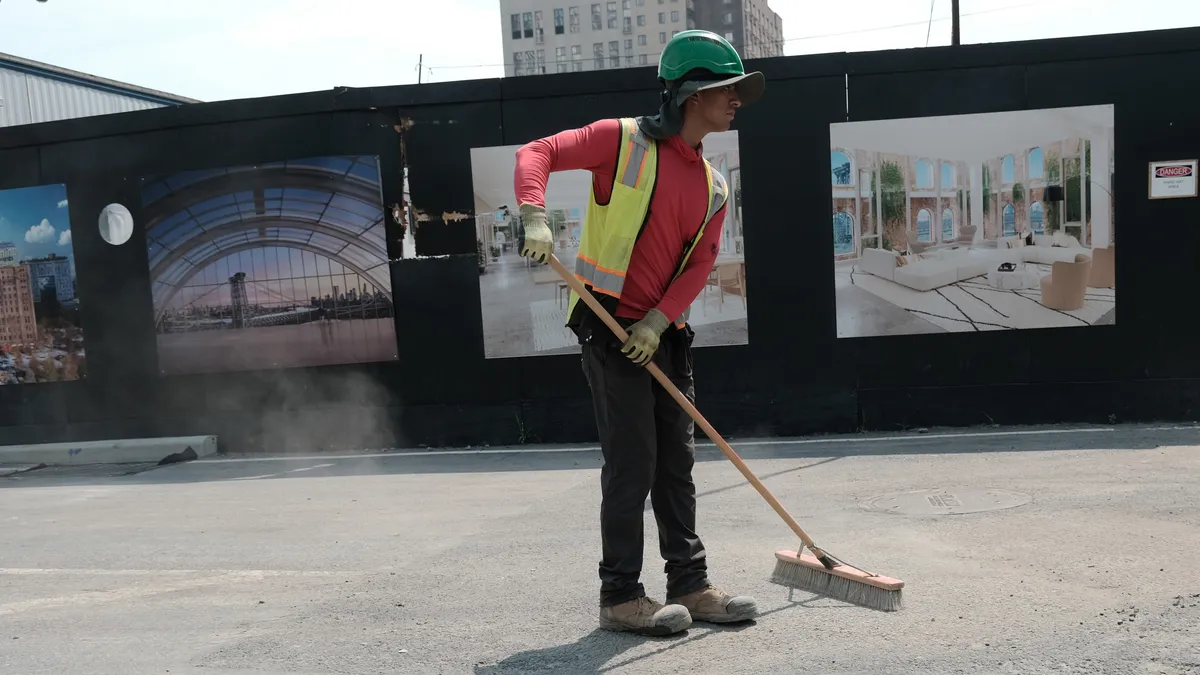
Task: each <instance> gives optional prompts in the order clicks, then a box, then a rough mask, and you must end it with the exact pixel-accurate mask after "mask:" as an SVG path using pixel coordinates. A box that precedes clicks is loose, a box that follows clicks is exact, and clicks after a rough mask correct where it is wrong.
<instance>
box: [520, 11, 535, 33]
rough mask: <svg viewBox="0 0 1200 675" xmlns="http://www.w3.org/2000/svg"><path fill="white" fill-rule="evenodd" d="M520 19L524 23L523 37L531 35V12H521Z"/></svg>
mask: <svg viewBox="0 0 1200 675" xmlns="http://www.w3.org/2000/svg"><path fill="white" fill-rule="evenodd" d="M521 21H522V23H524V25H525V37H533V12H525V13H524V14H522V15H521Z"/></svg>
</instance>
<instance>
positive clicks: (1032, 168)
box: [1029, 148, 1046, 180]
mask: <svg viewBox="0 0 1200 675" xmlns="http://www.w3.org/2000/svg"><path fill="white" fill-rule="evenodd" d="M1045 169H1046V161H1045V159H1044V158H1043V157H1042V149H1041V148H1034V149H1032V150H1030V151H1029V179H1030V180H1034V179H1035V178H1036V179H1045V178H1046V171H1045Z"/></svg>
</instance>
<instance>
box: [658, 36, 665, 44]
mask: <svg viewBox="0 0 1200 675" xmlns="http://www.w3.org/2000/svg"><path fill="white" fill-rule="evenodd" d="M658 44H660V45H665V44H667V34H666V33H659V34H658Z"/></svg>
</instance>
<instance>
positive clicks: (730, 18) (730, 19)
mask: <svg viewBox="0 0 1200 675" xmlns="http://www.w3.org/2000/svg"><path fill="white" fill-rule="evenodd" d="M722 18H723V19H724V21H725V25H726V26H732V25H733V12H725V16H724V17H722Z"/></svg>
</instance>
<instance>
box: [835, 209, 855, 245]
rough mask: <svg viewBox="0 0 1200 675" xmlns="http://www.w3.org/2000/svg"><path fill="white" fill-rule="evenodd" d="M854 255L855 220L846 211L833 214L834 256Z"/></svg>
mask: <svg viewBox="0 0 1200 675" xmlns="http://www.w3.org/2000/svg"><path fill="white" fill-rule="evenodd" d="M847 253H854V218H853V217H852V216H851V215H850V214H849V213H846V212H845V211H838V212H837V213H835V214H833V254H834V255H846V254H847Z"/></svg>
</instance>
